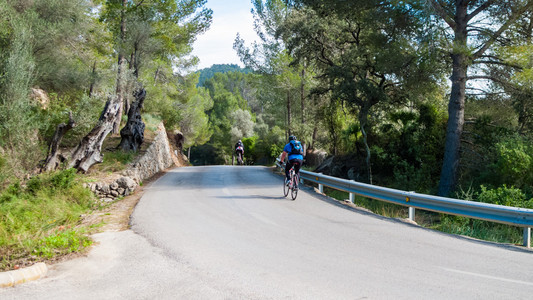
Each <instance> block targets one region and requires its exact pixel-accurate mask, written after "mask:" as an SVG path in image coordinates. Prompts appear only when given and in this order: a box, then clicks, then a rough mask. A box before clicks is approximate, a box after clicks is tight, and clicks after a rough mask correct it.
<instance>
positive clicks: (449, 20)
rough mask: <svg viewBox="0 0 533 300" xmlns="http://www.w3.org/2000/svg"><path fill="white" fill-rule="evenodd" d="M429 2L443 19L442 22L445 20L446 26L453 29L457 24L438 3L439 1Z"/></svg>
mask: <svg viewBox="0 0 533 300" xmlns="http://www.w3.org/2000/svg"><path fill="white" fill-rule="evenodd" d="M429 3H430V4H431V6H432V7H433V8H434V9H435V11H436V12H437V15H439V16H440V17H441V18H442V19H443V20H444V22H446V24H448V26H450V28H452V29H453V30H455V27H456V26H457V24H456V23H455V21H454V20H453V18H452V16H451V15H450V14H448V13H447V12H446V11H445V10H444V8H443V7H442V5H441V4H440V3H439V1H438V0H429Z"/></svg>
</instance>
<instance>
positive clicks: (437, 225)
mask: <svg viewBox="0 0 533 300" xmlns="http://www.w3.org/2000/svg"><path fill="white" fill-rule="evenodd" d="M324 193H325V194H326V195H328V196H329V197H332V198H335V199H337V200H341V201H342V200H346V199H349V193H347V192H343V191H338V190H335V189H332V188H328V187H324ZM354 204H355V205H357V206H359V207H363V208H366V209H368V210H370V211H372V212H373V213H375V214H378V215H381V216H384V217H388V218H408V209H407V207H404V206H401V205H396V204H392V203H387V202H383V201H379V200H374V199H370V198H365V197H360V196H356V197H355V199H354ZM415 221H416V222H417V224H419V225H420V226H422V227H426V228H431V229H434V230H438V231H441V232H446V233H450V234H457V235H464V236H468V237H472V238H476V239H480V240H485V241H491V242H497V243H510V244H518V245H520V244H521V243H522V228H519V227H515V226H510V225H505V224H498V223H493V222H488V221H483V220H477V219H472V218H467V217H459V216H452V215H445V214H439V213H434V212H429V211H424V210H420V209H417V210H416V213H415Z"/></svg>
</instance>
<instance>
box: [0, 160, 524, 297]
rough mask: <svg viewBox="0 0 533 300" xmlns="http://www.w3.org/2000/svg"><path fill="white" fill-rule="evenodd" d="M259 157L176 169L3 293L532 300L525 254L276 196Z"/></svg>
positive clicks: (277, 184)
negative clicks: (124, 222)
mask: <svg viewBox="0 0 533 300" xmlns="http://www.w3.org/2000/svg"><path fill="white" fill-rule="evenodd" d="M281 182H282V180H281V177H279V176H277V175H274V174H272V171H271V169H269V168H265V167H228V166H213V167H190V168H176V169H174V170H172V171H171V172H169V173H168V174H167V175H165V176H163V177H161V178H160V179H159V180H157V181H156V182H155V183H153V184H152V186H150V188H148V189H147V191H146V192H145V194H144V196H143V198H142V199H141V200H140V202H139V204H138V205H137V207H136V209H135V211H134V213H133V216H132V228H131V230H127V231H121V232H106V233H101V234H98V235H96V236H95V238H96V240H97V241H98V242H99V245H98V246H96V247H95V248H94V249H93V250H92V251H91V253H90V254H89V256H88V257H84V258H79V259H76V260H73V261H69V262H65V263H61V264H58V265H56V266H53V267H52V268H51V270H50V271H49V274H48V275H47V277H46V278H44V279H41V280H38V281H36V282H31V283H27V284H23V285H20V286H17V287H15V288H8V289H3V290H0V299H531V298H532V297H533V252H531V251H528V250H520V249H518V248H516V247H511V246H503V245H496V244H492V243H487V242H480V241H475V240H471V239H467V238H462V237H457V236H452V235H448V234H443V233H439V232H436V231H432V230H428V229H423V228H420V227H417V226H414V225H410V224H406V223H404V222H400V221H397V220H391V219H387V218H383V217H380V216H375V215H373V214H369V213H366V212H363V211H360V210H354V209H351V208H348V207H346V206H344V205H341V204H338V203H337V202H335V201H331V200H328V199H327V198H326V197H323V196H320V195H317V194H315V193H314V192H313V191H312V190H311V189H307V190H303V191H301V192H300V194H299V195H298V198H297V199H296V201H291V200H289V199H287V198H284V197H282V186H281Z"/></svg>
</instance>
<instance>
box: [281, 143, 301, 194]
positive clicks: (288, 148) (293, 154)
mask: <svg viewBox="0 0 533 300" xmlns="http://www.w3.org/2000/svg"><path fill="white" fill-rule="evenodd" d="M303 154H304V151H303V147H302V143H300V141H298V140H296V137H295V136H294V135H291V136H289V143H288V144H287V145H285V147H283V153H281V158H280V160H281V162H284V161H285V157H287V156H288V157H287V160H288V161H287V164H286V165H285V177H286V180H285V183H286V184H288V183H289V181H290V174H289V171H290V170H291V168H292V167H294V172H295V173H296V174H299V172H300V167H301V166H302V164H303V159H304V155H303Z"/></svg>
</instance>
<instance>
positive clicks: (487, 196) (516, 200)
mask: <svg viewBox="0 0 533 300" xmlns="http://www.w3.org/2000/svg"><path fill="white" fill-rule="evenodd" d="M477 200H478V201H479V202H484V203H492V204H498V205H505V206H514V207H523V208H533V199H529V200H527V199H526V195H525V194H524V193H523V192H522V191H521V190H520V189H517V188H514V187H510V188H508V187H507V186H506V185H503V186H501V187H498V188H496V189H488V188H486V187H485V186H483V185H482V186H481V193H480V194H479V196H478V198H477Z"/></svg>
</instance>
